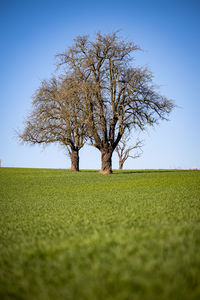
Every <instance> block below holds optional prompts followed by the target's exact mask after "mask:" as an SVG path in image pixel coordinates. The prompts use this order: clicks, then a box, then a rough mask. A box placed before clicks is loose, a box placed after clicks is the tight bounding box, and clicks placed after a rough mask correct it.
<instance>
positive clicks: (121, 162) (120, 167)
mask: <svg viewBox="0 0 200 300" xmlns="http://www.w3.org/2000/svg"><path fill="white" fill-rule="evenodd" d="M123 165H124V163H123V161H122V160H119V170H122V169H123Z"/></svg>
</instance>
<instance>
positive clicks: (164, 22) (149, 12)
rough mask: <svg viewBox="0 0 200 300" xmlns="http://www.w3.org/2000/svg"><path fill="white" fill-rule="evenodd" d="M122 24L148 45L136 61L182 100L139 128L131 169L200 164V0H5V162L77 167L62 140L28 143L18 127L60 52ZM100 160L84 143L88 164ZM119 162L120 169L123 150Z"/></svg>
mask: <svg viewBox="0 0 200 300" xmlns="http://www.w3.org/2000/svg"><path fill="white" fill-rule="evenodd" d="M116 30H120V35H121V36H122V37H124V38H125V39H127V40H131V41H133V42H134V43H136V44H137V45H139V46H140V47H141V48H142V51H140V52H138V53H137V54H136V55H135V57H134V58H135V60H134V63H135V64H136V65H139V66H147V67H148V68H150V70H151V71H152V73H153V74H154V83H155V84H157V85H159V86H160V92H161V93H162V94H163V95H165V96H166V97H167V98H169V99H173V100H174V102H175V104H176V105H177V107H176V108H175V109H174V111H173V112H172V113H171V115H170V120H169V121H162V122H161V123H160V124H159V125H158V126H156V127H154V128H148V129H147V131H146V132H145V133H140V134H139V138H141V139H143V141H144V147H143V155H142V156H141V157H140V158H138V159H129V160H127V162H126V163H125V165H124V168H125V169H175V168H180V169H189V168H200V133H199V132H200V99H199V97H200V57H199V56H200V1H199V0H151V1H150V0H141V1H138V0H137V1H135V0H123V1H121V0H120V1H118V0H110V1H109V0H102V1H94V0H92V1H90V0H84V1H80V0H76V1H68V0H65V1H64V0H54V1H51V0H48V1H47V0H40V1H39V0H34V1H33V0H32V1H31V0H26V1H25V0H0V36H1V40H0V53H1V55H0V66H1V72H0V87H1V97H0V110H1V117H0V160H1V164H2V166H3V167H25V168H70V159H69V157H67V155H66V151H65V150H64V149H63V148H62V147H60V146H59V145H49V146H47V147H43V146H39V145H34V146H30V145H21V144H20V143H19V142H18V140H17V138H16V133H15V131H16V130H22V129H23V126H24V120H25V118H26V116H27V114H28V113H29V112H30V111H31V109H32V106H31V102H32V98H31V97H32V95H33V93H34V92H35V90H36V89H37V88H38V87H39V85H40V82H41V81H42V80H43V79H48V78H49V77H51V75H52V74H53V73H54V72H55V70H56V65H55V62H56V59H55V55H56V54H57V53H62V52H63V51H65V49H67V48H68V47H70V46H71V45H72V43H73V39H74V38H75V37H76V36H77V35H81V34H88V35H90V36H91V37H92V36H94V34H95V32H98V31H101V32H102V33H110V32H113V31H116ZM137 135H138V134H136V133H133V134H132V136H131V140H130V144H134V142H135V140H136V138H137ZM100 166H101V161H100V152H99V151H98V150H97V149H95V148H93V147H91V146H89V145H86V146H85V147H84V148H83V149H81V150H80V168H81V169H99V168H100ZM113 168H118V159H117V156H116V154H114V155H113Z"/></svg>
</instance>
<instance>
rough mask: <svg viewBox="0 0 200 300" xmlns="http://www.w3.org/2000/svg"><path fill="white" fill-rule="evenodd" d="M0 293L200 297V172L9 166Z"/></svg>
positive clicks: (0, 194) (3, 188)
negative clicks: (107, 171)
mask: <svg viewBox="0 0 200 300" xmlns="http://www.w3.org/2000/svg"><path fill="white" fill-rule="evenodd" d="M0 298H1V299H27V300H33V299H37V300H46V299H47V300H48V299H52V300H57V299H58V300H60V299H61V300H62V299H67V300H68V299H75V300H79V299H85V300H96V299H102V300H104V299H105V300H107V299H109V300H110V299H117V300H124V299H127V300H128V299H133V300H149V299H152V300H163V299H166V300H167V299H170V300H173V299H177V300H185V299H188V300H192V299H200V171H198V170H197V171H193V170H191V171H189V170H188V171H186V170H147V171H146V170H141V171H131V170H127V171H114V174H112V175H104V176H103V175H100V174H99V173H98V171H81V172H79V173H71V172H70V171H69V170H51V169H20V168H19V169H18V168H16V169H14V168H1V169H0Z"/></svg>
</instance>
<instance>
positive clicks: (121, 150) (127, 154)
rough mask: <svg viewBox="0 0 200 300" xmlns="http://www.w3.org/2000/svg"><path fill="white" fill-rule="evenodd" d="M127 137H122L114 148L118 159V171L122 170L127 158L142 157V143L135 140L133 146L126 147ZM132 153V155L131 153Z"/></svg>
mask: <svg viewBox="0 0 200 300" xmlns="http://www.w3.org/2000/svg"><path fill="white" fill-rule="evenodd" d="M128 141H129V137H128V136H127V135H124V136H123V137H122V139H121V141H120V142H119V144H118V145H117V147H116V149H115V150H116V152H117V155H118V158H119V170H122V169H123V166H124V163H125V161H126V160H127V159H128V158H134V159H135V158H139V157H140V156H141V155H142V146H143V142H142V141H141V140H137V141H136V143H135V144H134V145H133V146H128V145H127V144H128ZM133 151H134V154H132V152H133Z"/></svg>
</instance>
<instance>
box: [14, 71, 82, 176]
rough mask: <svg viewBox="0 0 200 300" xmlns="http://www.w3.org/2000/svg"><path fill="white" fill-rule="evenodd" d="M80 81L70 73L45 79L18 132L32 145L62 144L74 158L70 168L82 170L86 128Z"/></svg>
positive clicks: (22, 139) (20, 137)
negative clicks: (80, 156)
mask: <svg viewBox="0 0 200 300" xmlns="http://www.w3.org/2000/svg"><path fill="white" fill-rule="evenodd" d="M79 92H80V91H79V85H78V82H77V81H76V80H75V79H74V78H72V77H71V76H65V78H64V79H63V78H62V79H61V78H60V79H56V78H55V77H53V78H51V79H50V80H49V81H43V82H42V83H41V86H40V87H39V89H38V90H37V91H36V93H35V95H34V96H33V103H32V104H33V111H32V113H31V114H30V115H29V116H28V117H27V120H26V123H25V128H24V130H23V132H22V133H19V134H18V137H19V139H20V140H21V141H22V142H26V143H30V144H49V143H59V144H61V145H64V146H65V147H66V148H67V150H68V152H69V154H70V158H71V170H72V171H79V150H80V149H81V148H82V147H83V145H84V143H85V140H86V127H85V123H84V116H83V110H82V105H81V101H80V99H79Z"/></svg>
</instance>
